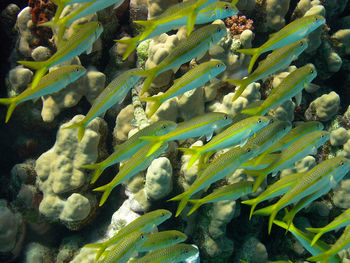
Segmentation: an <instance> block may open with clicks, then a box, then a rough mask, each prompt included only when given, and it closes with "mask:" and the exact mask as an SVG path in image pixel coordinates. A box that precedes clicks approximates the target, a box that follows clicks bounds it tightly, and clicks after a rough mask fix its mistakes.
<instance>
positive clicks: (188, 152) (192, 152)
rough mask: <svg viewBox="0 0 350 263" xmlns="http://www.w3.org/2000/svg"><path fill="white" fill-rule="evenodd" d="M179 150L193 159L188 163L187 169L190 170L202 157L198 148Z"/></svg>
mask: <svg viewBox="0 0 350 263" xmlns="http://www.w3.org/2000/svg"><path fill="white" fill-rule="evenodd" d="M178 149H179V150H180V151H183V152H184V153H185V154H186V155H191V159H190V161H189V162H188V165H187V169H188V168H190V167H191V166H192V165H193V164H194V163H195V161H197V159H198V158H199V157H200V155H201V152H200V151H199V150H197V149H196V148H178Z"/></svg>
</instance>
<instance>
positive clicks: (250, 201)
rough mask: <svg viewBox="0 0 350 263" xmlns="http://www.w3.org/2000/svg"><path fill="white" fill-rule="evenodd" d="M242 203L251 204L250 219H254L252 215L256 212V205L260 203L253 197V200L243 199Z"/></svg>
mask: <svg viewBox="0 0 350 263" xmlns="http://www.w3.org/2000/svg"><path fill="white" fill-rule="evenodd" d="M241 203H242V204H245V205H250V206H251V208H250V214H249V220H251V219H252V216H253V213H254V210H255V208H256V206H257V205H258V204H257V203H256V202H255V200H254V199H251V200H246V201H242V202H241Z"/></svg>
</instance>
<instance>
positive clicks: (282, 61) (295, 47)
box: [225, 39, 308, 101]
mask: <svg viewBox="0 0 350 263" xmlns="http://www.w3.org/2000/svg"><path fill="white" fill-rule="evenodd" d="M307 47H308V43H307V40H306V39H302V40H300V41H296V42H293V43H291V44H289V45H287V46H284V47H280V48H278V49H276V50H274V51H273V52H272V53H271V54H269V55H268V56H267V57H266V59H264V60H263V61H261V62H260V63H259V65H258V67H257V68H256V69H255V70H254V71H253V72H252V73H251V74H250V75H249V76H248V77H247V78H244V79H226V80H225V81H226V82H229V83H231V84H233V85H235V86H239V88H238V89H237V90H236V91H235V94H234V96H233V98H232V101H235V100H236V99H237V98H238V97H239V96H240V95H241V94H242V93H243V91H244V90H245V89H246V87H247V86H248V85H249V84H250V83H252V82H254V81H258V80H260V79H263V78H265V77H267V76H269V75H271V74H274V73H275V72H277V71H278V70H280V69H284V68H287V67H288V66H289V65H290V63H291V62H292V61H293V60H295V59H297V58H298V56H299V55H300V54H301V53H303V51H304V50H305V49H306V48H307Z"/></svg>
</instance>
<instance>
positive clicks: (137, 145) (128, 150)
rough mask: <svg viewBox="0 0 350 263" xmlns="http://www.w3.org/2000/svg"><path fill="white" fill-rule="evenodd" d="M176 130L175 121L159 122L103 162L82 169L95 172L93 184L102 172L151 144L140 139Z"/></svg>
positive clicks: (136, 134)
mask: <svg viewBox="0 0 350 263" xmlns="http://www.w3.org/2000/svg"><path fill="white" fill-rule="evenodd" d="M175 128H176V123H175V122H173V121H158V122H155V123H153V124H151V125H149V126H147V127H145V128H143V129H142V130H140V131H138V132H137V133H135V134H134V135H132V136H131V137H130V138H129V139H128V140H127V141H125V142H124V143H122V144H120V145H117V146H116V147H115V148H114V152H113V153H112V154H111V155H110V156H108V158H107V159H105V160H103V161H102V162H99V163H95V164H88V165H81V166H80V167H81V168H84V169H90V170H95V171H94V175H93V177H92V178H91V181H90V183H91V184H93V183H95V182H96V181H97V179H98V178H99V177H100V175H101V174H102V172H103V171H104V170H105V169H106V168H108V167H109V166H111V165H113V164H116V163H118V162H121V161H123V160H125V159H129V158H130V157H132V156H133V155H134V154H135V153H136V152H137V151H139V150H140V149H142V148H143V147H145V146H146V145H147V144H149V143H151V142H149V141H143V140H141V139H140V137H142V136H159V135H164V134H167V133H168V132H170V131H172V130H173V129H175Z"/></svg>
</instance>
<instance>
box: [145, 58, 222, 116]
mask: <svg viewBox="0 0 350 263" xmlns="http://www.w3.org/2000/svg"><path fill="white" fill-rule="evenodd" d="M225 69H226V65H225V64H224V63H223V62H221V61H220V60H211V61H208V62H204V63H202V64H200V65H198V66H196V67H194V68H193V69H191V70H189V71H188V72H186V73H185V74H184V75H183V76H182V77H181V78H178V79H176V80H175V81H174V84H173V85H172V86H171V87H170V88H169V89H168V90H167V91H166V92H165V93H163V94H161V95H157V96H153V97H141V98H140V100H142V101H147V102H152V103H153V104H152V107H151V110H150V111H149V113H148V118H150V117H151V116H152V115H153V114H154V113H155V112H156V111H157V109H158V108H159V107H160V105H161V104H162V103H163V102H164V101H166V100H168V99H171V98H173V97H176V96H179V95H181V94H183V93H185V92H187V91H189V90H193V89H195V88H198V87H200V86H202V85H204V84H205V83H207V82H208V81H209V80H211V79H213V78H215V77H216V76H217V75H219V74H220V73H221V72H223V71H224V70H225Z"/></svg>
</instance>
